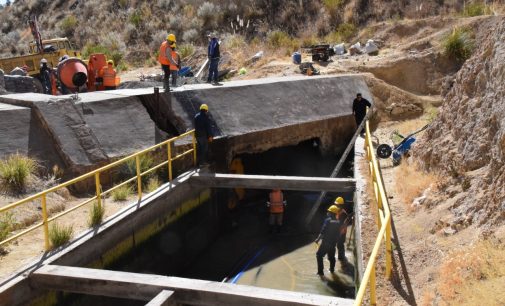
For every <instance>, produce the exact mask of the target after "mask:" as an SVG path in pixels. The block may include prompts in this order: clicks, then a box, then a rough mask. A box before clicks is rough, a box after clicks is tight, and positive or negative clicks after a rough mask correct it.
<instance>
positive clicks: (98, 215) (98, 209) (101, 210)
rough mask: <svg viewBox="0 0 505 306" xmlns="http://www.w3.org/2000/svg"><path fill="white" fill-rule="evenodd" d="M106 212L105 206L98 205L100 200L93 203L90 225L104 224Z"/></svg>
mask: <svg viewBox="0 0 505 306" xmlns="http://www.w3.org/2000/svg"><path fill="white" fill-rule="evenodd" d="M104 214H105V207H104V206H103V204H102V205H100V206H99V205H98V202H94V203H93V208H91V210H90V212H89V220H88V226H89V227H95V226H98V225H100V224H102V221H103V216H104Z"/></svg>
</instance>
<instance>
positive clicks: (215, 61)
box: [207, 34, 221, 85]
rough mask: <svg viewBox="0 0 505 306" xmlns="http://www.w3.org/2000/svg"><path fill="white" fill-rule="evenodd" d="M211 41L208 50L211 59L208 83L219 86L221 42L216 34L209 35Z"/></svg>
mask: <svg viewBox="0 0 505 306" xmlns="http://www.w3.org/2000/svg"><path fill="white" fill-rule="evenodd" d="M207 38H208V39H209V46H208V48H207V56H208V57H209V76H208V77H207V83H211V82H212V84H214V85H219V82H218V81H219V69H218V66H219V60H220V58H221V52H220V51H219V40H218V39H217V37H216V35H215V34H209V35H207Z"/></svg>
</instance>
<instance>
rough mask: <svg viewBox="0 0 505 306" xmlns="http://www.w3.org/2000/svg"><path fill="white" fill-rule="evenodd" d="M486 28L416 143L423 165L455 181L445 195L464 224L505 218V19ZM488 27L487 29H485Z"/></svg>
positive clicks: (487, 24)
mask: <svg viewBox="0 0 505 306" xmlns="http://www.w3.org/2000/svg"><path fill="white" fill-rule="evenodd" d="M482 27H483V29H482V31H483V32H485V33H487V34H486V35H485V37H484V39H483V40H482V41H483V43H482V44H480V45H478V48H477V49H476V51H475V53H474V56H473V57H472V58H471V59H469V60H468V61H467V62H466V63H465V65H464V66H463V67H462V69H461V70H460V71H459V73H458V74H457V76H456V79H455V82H454V86H453V87H452V89H451V91H450V92H449V93H448V95H447V96H446V99H445V100H446V101H445V103H444V104H443V106H442V108H441V110H440V115H439V116H438V118H437V119H436V120H435V121H434V122H433V124H432V125H431V127H430V128H429V129H428V130H427V132H426V135H425V137H424V138H423V139H422V143H421V144H420V145H419V146H418V151H419V156H420V158H421V159H422V161H423V162H424V166H425V167H426V168H427V169H436V170H442V171H444V172H445V173H446V174H448V175H449V176H450V177H452V179H453V183H454V185H456V186H457V185H459V186H460V189H459V190H456V192H452V191H451V190H450V189H449V190H448V194H447V196H448V197H451V198H453V197H458V200H457V201H456V203H455V204H454V205H453V207H452V208H451V211H452V212H453V214H454V215H455V216H456V217H458V218H455V219H456V220H459V219H460V218H463V219H465V220H466V224H467V225H469V224H472V223H477V224H480V225H482V224H487V225H493V224H502V223H503V221H504V220H505V70H504V65H503V63H504V62H505V52H504V50H503V47H502V46H501V44H500V43H499V42H502V41H504V40H505V19H504V18H503V17H498V18H495V19H493V20H490V21H488V22H486V24H484V25H483V26H482ZM486 30H487V31H486Z"/></svg>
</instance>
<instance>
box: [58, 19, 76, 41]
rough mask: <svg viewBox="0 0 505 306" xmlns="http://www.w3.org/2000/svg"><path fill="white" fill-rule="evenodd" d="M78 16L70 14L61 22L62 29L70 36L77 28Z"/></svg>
mask: <svg viewBox="0 0 505 306" xmlns="http://www.w3.org/2000/svg"><path fill="white" fill-rule="evenodd" d="M77 23H78V21H77V18H76V17H75V16H74V15H69V16H67V17H65V19H63V20H62V21H61V23H60V30H61V31H63V33H65V35H67V36H70V35H72V34H73V33H74V31H75V29H76V28H77Z"/></svg>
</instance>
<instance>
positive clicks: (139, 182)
mask: <svg viewBox="0 0 505 306" xmlns="http://www.w3.org/2000/svg"><path fill="white" fill-rule="evenodd" d="M135 164H136V168H137V193H138V196H139V201H140V200H141V199H142V177H141V176H140V156H139V155H137V156H135Z"/></svg>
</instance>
